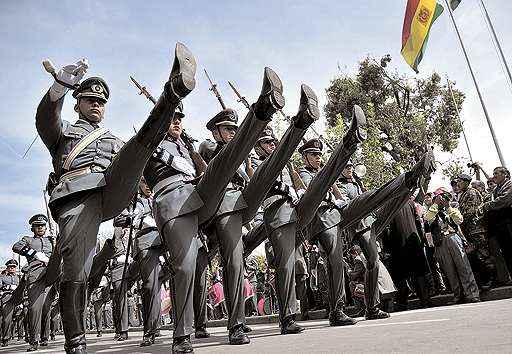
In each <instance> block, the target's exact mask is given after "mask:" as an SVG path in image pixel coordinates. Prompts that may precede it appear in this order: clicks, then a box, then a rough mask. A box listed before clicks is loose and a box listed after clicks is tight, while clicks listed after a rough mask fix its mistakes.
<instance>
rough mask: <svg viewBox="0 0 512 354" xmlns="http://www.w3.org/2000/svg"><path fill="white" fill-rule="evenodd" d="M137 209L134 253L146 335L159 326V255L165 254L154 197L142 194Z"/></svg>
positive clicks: (151, 333) (154, 331)
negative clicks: (140, 289)
mask: <svg viewBox="0 0 512 354" xmlns="http://www.w3.org/2000/svg"><path fill="white" fill-rule="evenodd" d="M135 213H136V217H135V219H134V221H133V223H134V227H135V228H136V230H137V231H136V234H135V238H134V240H133V248H132V257H133V260H134V264H135V267H137V268H138V273H139V275H140V278H141V279H142V316H143V320H144V335H154V334H155V333H156V332H157V330H158V328H159V327H160V323H159V319H160V307H161V303H162V300H161V298H160V287H161V285H162V284H161V282H160V280H159V275H160V271H161V268H162V267H161V265H160V260H159V256H160V255H161V254H162V247H161V244H162V242H161V239H160V234H159V233H158V229H157V227H156V223H155V220H154V218H153V211H152V200H151V198H146V197H145V196H140V197H139V198H138V199H137V205H136V208H135Z"/></svg>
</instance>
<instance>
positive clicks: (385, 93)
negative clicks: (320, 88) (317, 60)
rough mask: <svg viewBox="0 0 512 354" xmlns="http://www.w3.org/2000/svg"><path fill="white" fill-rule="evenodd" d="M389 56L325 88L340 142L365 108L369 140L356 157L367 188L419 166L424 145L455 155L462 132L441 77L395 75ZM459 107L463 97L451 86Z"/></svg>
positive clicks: (366, 62) (331, 132)
mask: <svg viewBox="0 0 512 354" xmlns="http://www.w3.org/2000/svg"><path fill="white" fill-rule="evenodd" d="M389 63H391V56H390V55H386V56H384V57H383V58H382V59H381V60H380V61H379V62H377V61H376V60H375V59H373V58H371V57H367V58H365V59H363V60H362V61H361V62H360V63H359V68H358V71H357V74H355V75H352V76H351V75H348V74H345V73H342V74H340V75H339V76H338V77H336V78H335V79H334V80H332V81H331V83H330V85H329V87H328V88H327V89H326V93H327V103H326V105H325V106H324V112H325V115H326V118H327V122H328V131H327V138H328V139H330V140H331V141H332V142H333V143H337V142H338V141H339V140H340V139H341V136H342V133H343V131H344V130H345V126H348V124H350V119H351V115H352V108H353V106H354V105H355V104H357V105H359V106H361V108H362V109H363V110H364V112H365V114H366V117H367V120H368V140H367V141H365V142H364V143H363V144H362V148H361V149H359V150H358V151H357V153H356V154H355V156H354V162H356V163H359V162H360V163H364V164H365V165H366V167H367V171H368V173H367V175H366V176H365V178H364V182H365V184H366V185H367V186H368V187H370V188H373V187H378V186H380V185H381V184H382V181H385V180H389V179H390V178H392V177H395V176H397V175H398V174H400V173H401V172H403V171H404V170H407V169H409V168H410V167H412V165H413V164H414V163H415V162H416V161H418V160H419V159H420V158H421V156H422V155H423V153H424V151H425V144H429V145H431V146H432V147H433V148H436V149H439V150H441V151H446V152H452V151H453V150H454V149H455V148H456V147H457V144H458V139H459V136H460V133H461V131H462V127H461V125H460V122H459V121H458V118H457V115H456V110H455V106H454V104H453V100H452V97H451V94H450V91H449V89H448V86H447V84H446V83H443V82H444V81H443V80H442V79H441V76H440V75H439V74H437V73H435V72H434V73H432V74H431V75H430V76H428V77H426V78H417V77H414V78H408V77H406V76H405V75H401V74H399V73H397V72H391V71H390V70H389V69H388V65H389ZM452 90H453V94H454V98H455V100H456V102H457V105H458V106H459V107H462V103H463V102H464V97H465V96H464V94H463V93H462V92H461V91H459V90H457V89H456V88H455V83H454V82H452Z"/></svg>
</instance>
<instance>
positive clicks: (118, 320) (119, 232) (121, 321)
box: [110, 213, 132, 342]
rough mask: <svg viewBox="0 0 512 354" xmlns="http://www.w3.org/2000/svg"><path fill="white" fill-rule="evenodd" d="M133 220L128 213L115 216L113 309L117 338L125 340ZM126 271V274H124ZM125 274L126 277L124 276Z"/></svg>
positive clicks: (112, 266) (126, 334)
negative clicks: (129, 249) (129, 250)
mask: <svg viewBox="0 0 512 354" xmlns="http://www.w3.org/2000/svg"><path fill="white" fill-rule="evenodd" d="M130 223H131V220H130V217H129V216H127V215H126V214H124V213H123V214H121V215H119V216H116V217H115V218H114V227H115V231H114V247H115V250H116V251H115V253H114V257H113V259H112V261H111V268H110V274H111V275H112V283H111V284H112V288H113V295H112V309H113V317H114V327H115V330H116V334H115V337H114V338H115V339H116V340H118V341H120V342H121V341H124V340H126V339H128V326H129V323H128V316H129V313H128V289H129V287H128V281H127V278H128V276H127V275H128V272H127V271H125V263H127V265H126V269H128V265H129V264H130V263H131V262H132V258H131V257H130V256H129V255H127V249H128V242H129V237H128V236H129V231H128V230H129V227H130V225H129V224H130ZM123 273H125V274H123ZM123 275H124V278H123Z"/></svg>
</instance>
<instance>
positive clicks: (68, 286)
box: [59, 281, 87, 353]
mask: <svg viewBox="0 0 512 354" xmlns="http://www.w3.org/2000/svg"><path fill="white" fill-rule="evenodd" d="M86 292H87V283H86V282H73V281H69V282H62V283H61V284H60V292H59V294H60V298H59V305H60V313H61V317H62V328H63V329H64V335H65V337H66V343H65V344H64V349H65V350H66V353H86V352H87V351H86V344H85V328H84V311H85V304H86V301H87V299H86V297H87V294H86Z"/></svg>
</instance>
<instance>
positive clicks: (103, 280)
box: [100, 277, 108, 287]
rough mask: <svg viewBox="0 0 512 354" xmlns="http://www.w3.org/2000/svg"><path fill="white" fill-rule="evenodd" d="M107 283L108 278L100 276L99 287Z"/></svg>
mask: <svg viewBox="0 0 512 354" xmlns="http://www.w3.org/2000/svg"><path fill="white" fill-rule="evenodd" d="M107 284H108V279H107V278H106V277H101V281H100V287H104V286H106V285H107Z"/></svg>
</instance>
